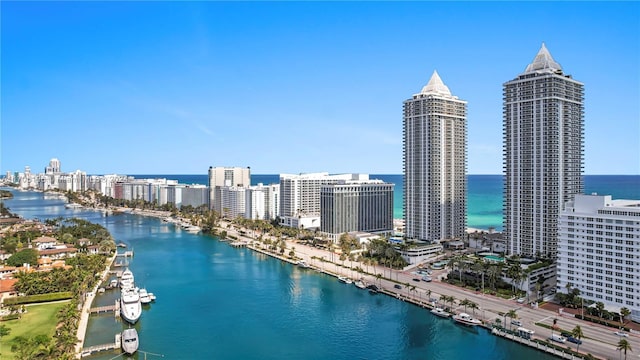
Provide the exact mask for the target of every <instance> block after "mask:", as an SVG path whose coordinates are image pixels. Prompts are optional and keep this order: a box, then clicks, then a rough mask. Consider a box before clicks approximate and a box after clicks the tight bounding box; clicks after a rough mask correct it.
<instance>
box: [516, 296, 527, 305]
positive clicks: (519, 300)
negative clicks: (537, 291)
mask: <svg viewBox="0 0 640 360" xmlns="http://www.w3.org/2000/svg"><path fill="white" fill-rule="evenodd" d="M526 300H527V299H525V298H523V297H521V298H520V299H518V300H516V301H517V302H518V304H522V303H524V302H525V301H526Z"/></svg>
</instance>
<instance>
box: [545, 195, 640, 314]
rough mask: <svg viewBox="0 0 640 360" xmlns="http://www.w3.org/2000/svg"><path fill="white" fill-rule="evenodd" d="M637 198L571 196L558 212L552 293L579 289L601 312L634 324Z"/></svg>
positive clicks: (638, 305) (638, 265)
mask: <svg viewBox="0 0 640 360" xmlns="http://www.w3.org/2000/svg"><path fill="white" fill-rule="evenodd" d="M638 253H640V200H612V199H611V195H607V196H598V195H576V196H575V200H574V201H570V202H568V203H567V204H566V206H565V209H564V211H563V212H562V213H561V214H560V219H559V233H558V266H557V269H558V275H557V281H558V283H557V286H556V289H557V291H558V292H562V293H565V294H566V293H567V292H568V291H569V290H568V289H567V286H569V287H570V288H577V289H579V290H580V296H581V297H583V298H584V299H585V300H591V301H596V302H602V303H604V304H605V305H606V307H607V310H609V311H614V312H619V311H620V309H621V308H623V307H626V308H627V309H629V310H631V319H632V320H633V321H636V322H638V321H640V257H639V256H638Z"/></svg>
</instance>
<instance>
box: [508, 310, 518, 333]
mask: <svg viewBox="0 0 640 360" xmlns="http://www.w3.org/2000/svg"><path fill="white" fill-rule="evenodd" d="M506 316H507V317H508V318H510V319H512V320H515V319H517V318H518V314H517V313H516V311H515V310H513V309H511V310H509V311H508V312H507V314H506ZM509 330H511V323H509Z"/></svg>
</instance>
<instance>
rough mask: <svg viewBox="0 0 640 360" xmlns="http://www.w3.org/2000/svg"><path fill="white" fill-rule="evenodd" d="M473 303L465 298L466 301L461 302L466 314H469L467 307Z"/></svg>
mask: <svg viewBox="0 0 640 360" xmlns="http://www.w3.org/2000/svg"><path fill="white" fill-rule="evenodd" d="M470 302H471V301H469V299H467V298H464V300H462V301H460V303H459V304H460V305H462V306H464V312H467V305H469V303H470Z"/></svg>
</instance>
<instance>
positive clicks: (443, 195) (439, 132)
mask: <svg viewBox="0 0 640 360" xmlns="http://www.w3.org/2000/svg"><path fill="white" fill-rule="evenodd" d="M403 133H404V204H403V205H404V217H405V234H406V236H407V238H408V239H413V240H419V241H428V242H439V241H441V240H446V239H454V238H462V237H463V236H464V233H465V230H466V211H467V199H466V194H467V177H466V166H467V160H466V159H467V154H466V153H467V102H466V101H463V100H460V99H458V97H456V96H453V95H451V92H450V91H449V88H448V87H447V86H446V85H445V84H444V83H443V82H442V80H441V79H440V76H439V75H438V73H437V72H436V71H434V72H433V75H432V76H431V79H430V80H429V83H428V84H427V85H426V86H425V87H423V88H422V91H421V92H420V93H418V94H415V95H413V97H412V98H411V99H408V100H406V101H405V102H404V123H403Z"/></svg>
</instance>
